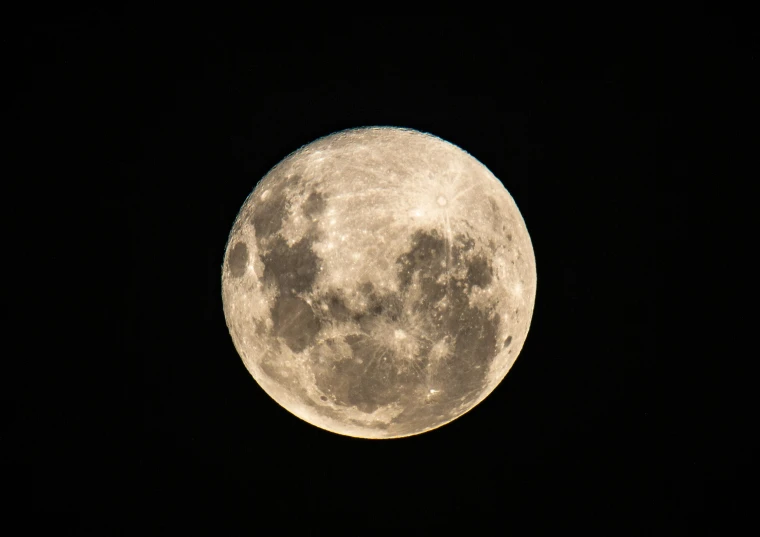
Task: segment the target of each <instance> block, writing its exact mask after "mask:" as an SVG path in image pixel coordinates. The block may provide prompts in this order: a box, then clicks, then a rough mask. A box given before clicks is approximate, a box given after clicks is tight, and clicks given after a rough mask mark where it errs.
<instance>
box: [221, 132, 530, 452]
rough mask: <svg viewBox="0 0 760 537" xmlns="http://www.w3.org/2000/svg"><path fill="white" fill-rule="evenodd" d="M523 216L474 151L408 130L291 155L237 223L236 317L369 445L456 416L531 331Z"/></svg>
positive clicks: (295, 396)
mask: <svg viewBox="0 0 760 537" xmlns="http://www.w3.org/2000/svg"><path fill="white" fill-rule="evenodd" d="M535 295H536V264H535V258H534V254H533V247H532V244H531V240H530V237H529V235H528V231H527V228H526V226H525V222H524V221H523V218H522V215H521V214H520V212H519V210H518V208H517V206H516V205H515V202H514V200H513V199H512V196H511V195H510V194H509V193H508V192H507V190H506V189H505V188H504V186H503V185H502V183H501V182H500V181H499V180H498V179H496V177H494V176H493V174H492V173H491V172H490V171H489V170H488V169H487V168H486V167H485V166H484V165H483V164H481V163H480V162H478V161H477V160H476V159H475V158H474V157H472V156H471V155H469V154H468V153H466V152H465V151H463V150H462V149H460V148H458V147H457V146H455V145H452V144H450V143H448V142H446V141H444V140H441V139H440V138H437V137H435V136H432V135H430V134H425V133H421V132H417V131H414V130H410V129H400V128H391V127H372V128H360V129H353V130H347V131H342V132H338V133H335V134H332V135H330V136H326V137H324V138H321V139H319V140H317V141H315V142H313V143H311V144H309V145H306V146H304V147H302V148H301V149H299V150H298V151H296V152H294V153H292V154H291V155H289V156H288V157H287V158H285V159H284V160H283V161H282V162H280V163H279V164H277V165H276V166H275V167H274V168H272V170H271V171H270V172H269V173H268V174H267V175H266V176H265V177H264V178H263V179H262V180H261V181H260V182H259V183H258V185H257V186H256V188H255V189H254V190H253V192H252V193H251V194H250V195H249V197H248V198H247V199H246V201H245V203H244V204H243V206H242V208H241V209H240V213H239V214H238V216H237V218H236V220H235V223H234V225H233V227H232V231H231V232H230V236H229V241H228V244H227V248H226V251H225V256H224V263H223V267H222V298H223V301H224V314H225V317H226V320H227V326H228V327H229V331H230V334H231V336H232V340H233V342H234V345H235V347H236V349H237V351H238V353H239V354H240V356H241V357H242V359H243V362H244V363H245V366H246V368H247V369H248V371H250V373H251V375H253V378H254V379H255V380H256V382H258V384H259V385H260V386H261V387H262V388H263V389H264V391H265V392H266V393H267V394H269V396H271V398H272V399H274V400H275V401H276V402H277V403H279V404H280V405H281V406H282V407H284V408H285V409H287V410H288V411H289V412H291V413H292V414H294V415H296V416H298V417H299V418H301V419H303V420H305V421H307V422H308V423H311V424H313V425H315V426H317V427H320V428H322V429H326V430H328V431H332V432H334V433H338V434H342V435H348V436H354V437H361V438H396V437H404V436H411V435H416V434H420V433H423V432H426V431H430V430H432V429H435V428H437V427H440V426H441V425H444V424H446V423H449V422H451V421H452V420H454V419H456V418H458V417H459V416H461V415H462V414H464V413H466V412H467V411H469V410H470V409H472V408H473V407H474V406H476V405H477V404H478V403H480V402H481V401H482V400H483V399H485V398H486V397H487V396H488V394H490V393H491V392H492V391H493V390H494V388H495V387H496V386H497V385H498V384H499V383H500V382H501V381H502V379H504V377H505V375H506V374H507V372H508V371H509V369H510V367H511V366H512V364H513V363H514V362H515V359H516V358H517V355H518V354H519V352H520V350H521V349H522V347H523V344H524V342H525V338H526V336H527V334H528V328H529V326H530V321H531V316H532V314H533V306H534V302H535Z"/></svg>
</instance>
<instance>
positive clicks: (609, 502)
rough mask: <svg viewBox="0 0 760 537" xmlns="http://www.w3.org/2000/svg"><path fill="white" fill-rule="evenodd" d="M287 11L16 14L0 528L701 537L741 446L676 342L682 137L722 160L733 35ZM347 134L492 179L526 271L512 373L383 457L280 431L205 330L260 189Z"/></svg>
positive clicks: (346, 442)
mask: <svg viewBox="0 0 760 537" xmlns="http://www.w3.org/2000/svg"><path fill="white" fill-rule="evenodd" d="M286 15H287V13H281V14H280V15H279V16H273V15H272V16H269V15H264V14H263V13H258V12H257V11H256V10H255V9H251V10H250V11H248V12H245V13H243V12H240V13H232V12H230V13H204V12H201V11H197V12H192V11H189V12H183V13H172V14H157V13H151V14H139V13H131V12H130V13H127V11H124V12H121V13H119V12H113V13H105V12H101V11H92V12H81V13H61V14H58V15H52V14H47V15H41V14H37V15H36V16H31V17H29V16H27V17H25V18H24V20H23V21H20V23H19V25H18V27H17V28H16V29H14V30H13V31H12V32H11V33H10V34H8V37H6V38H5V39H4V43H5V45H6V48H8V49H10V50H11V55H12V59H11V62H10V64H9V67H8V69H10V70H12V73H11V74H12V76H10V77H8V78H6V82H5V83H6V85H10V86H11V88H12V89H13V91H12V96H11V97H10V98H9V99H6V100H5V104H6V106H8V107H9V111H8V112H7V113H6V115H7V116H8V117H10V119H11V123H10V125H11V128H12V129H13V134H14V135H13V142H11V146H10V149H11V150H12V151H11V158H12V159H13V158H20V159H21V161H22V162H21V164H20V165H19V166H18V167H16V168H14V169H16V170H17V172H14V174H10V175H6V182H7V186H6V195H7V196H8V197H7V198H5V199H6V203H7V204H8V205H11V207H10V214H12V215H13V219H14V222H13V224H12V225H11V226H10V228H7V229H6V232H8V231H10V235H11V236H12V237H14V239H13V240H14V241H18V248H19V250H18V251H19V252H28V253H23V254H19V255H17V256H16V255H12V256H9V257H10V258H11V259H9V261H11V262H12V263H13V264H14V265H15V266H16V268H17V269H18V270H19V274H20V275H19V278H24V279H28V278H32V281H31V282H30V283H28V284H27V283H21V282H19V284H18V285H14V286H12V287H14V288H12V289H11V290H10V291H11V293H12V294H14V295H15V294H16V293H19V294H21V295H24V298H23V300H21V301H20V305H19V306H18V309H17V310H15V313H14V318H15V325H13V326H17V327H18V328H15V329H14V330H13V331H14V332H15V333H13V334H10V335H11V336H12V337H19V336H20V338H21V343H20V344H19V345H18V346H16V347H15V349H16V350H15V351H11V348H12V347H7V349H8V352H9V355H8V356H7V357H6V359H7V362H8V363H9V364H10V369H9V370H6V373H7V374H4V375H3V384H4V387H3V389H4V398H7V403H6V404H5V405H4V406H5V410H6V412H7V417H6V418H5V419H4V420H3V421H4V425H3V428H4V434H3V441H2V442H3V444H4V446H3V448H2V450H3V452H4V453H5V455H4V456H3V465H2V470H3V473H4V478H3V479H2V481H3V489H6V490H7V494H6V493H4V497H5V498H6V500H5V505H4V509H7V510H8V512H10V513H12V514H16V515H18V514H21V519H22V520H25V521H26V522H25V523H29V522H32V523H41V524H42V523H44V524H51V525H52V526H51V527H56V528H58V529H59V531H58V533H63V534H72V535H79V534H93V535H95V534H97V535H121V534H123V535H138V534H140V535H142V534H145V533H149V534H150V533H152V532H153V531H155V532H156V533H161V534H174V532H175V531H176V532H178V533H179V531H183V532H186V531H191V532H192V531H193V530H195V531H198V532H204V531H208V533H210V534H220V535H225V534H230V533H231V532H232V531H235V532H236V533H237V532H240V533H242V532H245V533H246V534H261V535H302V534H307V535H322V534H328V533H329V534H332V533H336V532H337V533H347V534H350V535H375V534H378V535H379V534H394V535H417V534H420V533H422V534H427V533H425V532H424V531H422V530H430V531H433V530H434V531H435V532H436V534H438V535H486V534H487V535H492V534H493V535H501V534H514V535H530V534H555V532H556V531H558V530H573V531H575V530H578V531H584V532H587V533H590V534H600V535H660V534H662V535H695V534H698V533H699V532H700V531H702V530H704V529H706V528H707V529H708V530H709V531H708V533H707V534H721V532H722V531H723V530H724V529H725V528H726V527H727V526H726V525H727V524H729V522H730V521H732V520H735V519H736V518H738V517H739V516H740V515H741V514H742V509H741V508H740V507H739V505H738V503H737V502H736V495H737V494H738V489H739V484H738V483H739V481H740V478H741V476H742V472H743V471H744V470H743V466H742V464H743V463H742V460H743V458H744V457H745V456H746V455H747V451H748V450H747V448H746V447H743V444H742V443H741V442H740V439H739V435H740V433H738V432H737V430H741V428H742V427H744V428H746V427H747V425H746V424H742V422H741V420H740V419H739V418H738V417H737V416H738V415H737V414H732V413H731V412H729V411H728V410H726V409H728V408H729V406H730V405H729V403H728V402H727V401H729V400H731V401H733V403H731V404H734V403H736V401H737V400H736V399H731V398H732V397H734V394H735V390H733V388H732V382H733V381H732V377H731V376H730V375H729V374H721V372H720V371H715V370H714V369H712V370H711V369H708V363H709V362H708V360H709V359H710V355H709V354H708V353H707V352H706V351H705V352H703V351H700V350H694V349H692V348H691V347H687V346H686V344H683V342H681V341H679V338H680V334H686V333H688V334H690V337H694V336H695V335H696V336H698V335H699V334H700V333H703V330H704V328H701V327H699V326H695V325H693V324H691V316H690V314H683V315H682V314H681V313H679V312H680V311H681V310H690V309H692V307H693V306H695V305H696V304H697V303H698V299H697V298H696V297H694V295H693V286H692V282H693V281H694V278H696V276H694V275H692V274H690V273H688V272H687V271H684V270H683V269H681V268H679V266H680V259H681V258H682V257H683V256H685V255H688V254H689V252H690V251H691V248H692V247H691V245H690V244H689V241H691V240H693V238H694V237H695V234H700V235H701V236H704V235H702V234H703V233H709V232H706V231H704V229H702V228H701V227H700V226H701V225H702V223H703V217H702V216H701V215H700V213H699V212H698V211H697V210H696V207H695V205H694V200H693V197H692V196H693V194H692V191H693V188H694V187H695V185H698V184H699V182H700V180H701V179H700V176H701V174H702V173H703V172H704V171H705V167H704V166H705V164H704V163H703V159H704V158H705V154H703V153H700V151H698V150H697V146H696V144H695V141H696V140H697V139H700V137H701V135H700V134H698V133H700V132H704V131H708V132H712V133H713V135H714V136H715V137H716V141H715V142H714V144H713V145H712V146H711V147H712V150H713V152H714V154H717V152H719V151H721V150H723V149H725V147H724V146H721V145H720V143H721V140H718V139H717V138H721V139H722V140H723V142H722V143H725V144H726V145H731V144H733V141H731V140H730V138H731V136H733V134H732V131H731V129H727V130H720V129H718V122H720V121H722V120H723V119H725V117H726V114H728V113H729V111H730V110H731V107H732V106H735V105H734V104H732V102H733V98H732V97H729V95H730V94H732V88H733V87H734V85H736V86H740V85H741V84H739V82H737V80H738V78H737V77H740V76H743V75H741V74H740V72H741V70H742V69H743V67H741V66H742V65H744V64H743V62H744V59H743V58H744V55H745V53H746V50H747V45H746V43H745V42H744V41H743V40H742V38H741V35H740V34H739V32H738V30H737V29H736V26H735V22H734V19H732V18H729V17H722V16H717V15H716V16H707V15H693V16H690V17H691V18H689V19H688V20H687V19H683V18H679V17H674V18H667V21H666V20H665V19H666V18H665V17H662V18H659V17H655V16H642V17H641V20H637V21H634V20H633V19H632V18H630V16H629V15H626V16H622V15H621V14H618V13H613V12H609V13H603V12H596V11H595V12H594V13H593V17H592V14H584V13H567V14H564V15H559V14H558V15H557V16H556V17H553V18H548V17H544V18H543V19H541V20H540V21H539V20H537V19H534V18H529V17H528V18H526V16H525V15H518V14H516V13H515V14H512V15H508V14H503V15H501V14H497V13H492V14H490V15H489V14H481V15H479V16H478V17H474V16H471V17H469V18H467V17H459V16H453V15H452V16H443V15H441V16H414V15H410V16H392V15H384V16H375V15H372V16H355V17H353V18H352V17H345V18H342V19H336V18H333V19H329V18H327V17H326V16H324V15H323V16H318V15H317V14H316V13H315V14H314V16H313V17H304V18H302V19H299V20H290V19H289V18H287V17H286ZM483 19H484V20H483ZM526 21H529V22H526ZM653 21H654V22H653ZM9 22H11V21H9ZM717 101H720V103H721V104H720V106H718V105H716V104H715V103H716V102H717ZM367 125H393V126H402V127H410V128H414V129H417V130H421V131H426V132H430V133H432V134H435V135H437V136H440V137H441V138H443V139H445V140H448V141H450V142H452V143H454V144H456V145H458V146H460V147H462V148H463V149H465V150H466V151H468V152H469V153H471V154H472V155H473V156H475V157H476V158H477V159H478V160H480V161H481V162H482V163H484V164H485V165H486V166H487V167H488V168H489V169H490V170H491V171H492V172H493V173H494V175H496V176H497V177H498V178H499V179H501V180H502V182H503V183H504V184H505V186H506V187H507V189H508V190H509V192H510V193H511V194H512V196H513V197H514V199H515V201H516V202H517V205H518V207H519V208H520V210H521V212H522V215H523V217H524V218H525V221H526V223H527V226H528V230H529V232H530V234H531V238H532V241H533V246H534V250H535V254H536V263H537V270H538V293H537V298H536V307H535V313H534V316H533V320H532V323H531V329H530V332H529V335H528V340H527V342H526V344H525V347H524V348H523V350H522V353H521V354H520V357H519V359H518V360H517V362H516V365H515V366H514V367H513V369H512V370H511V372H510V373H509V375H508V376H507V378H506V379H505V380H504V382H503V383H502V384H501V385H500V386H499V387H498V388H497V389H496V390H495V391H494V392H493V393H492V394H491V395H490V396H489V397H488V398H487V399H486V400H485V401H484V402H483V403H481V404H480V405H479V406H477V407H476V408H475V409H473V410H472V411H471V412H469V413H468V414H466V415H465V416H463V417H461V418H460V419H458V420H456V421H454V422H452V423H450V424H448V425H446V426H444V427H442V428H440V429H438V430H435V431H433V432H430V433H427V434H424V435H421V436H417V437H411V438H407V439H402V440H391V441H367V440H359V439H352V438H347V437H341V436H338V435H334V434H331V433H328V432H325V431H322V430H320V429H318V428H316V427H313V426H311V425H309V424H307V423H305V422H302V421H301V420H299V419H298V418H296V417H294V416H292V415H291V414H289V413H288V412H287V411H285V410H284V409H282V408H281V407H280V406H278V405H277V404H276V403H275V402H274V401H273V400H271V399H270V398H269V397H268V396H267V395H266V394H265V393H264V392H263V390H261V389H260V388H259V387H258V385H257V384H256V383H255V381H254V380H253V379H252V378H251V376H250V375H249V373H248V372H247V371H246V369H245V368H244V366H243V364H242V361H241V360H240V358H239V357H238V355H237V353H236V351H235V349H234V347H233V344H232V340H231V338H230V336H229V333H228V331H227V327H226V325H225V319H224V315H223V312H222V302H221V285H220V283H221V282H220V274H221V273H220V270H221V263H222V257H223V253H224V247H225V244H226V240H227V235H228V233H229V231H230V228H231V226H232V223H233V220H234V218H235V216H236V214H237V212H238V210H239V208H240V206H241V205H242V203H243V201H244V200H245V198H246V196H247V195H248V194H249V193H250V191H251V190H252V189H253V188H254V186H255V185H256V183H257V181H258V180H259V179H260V178H261V177H263V176H264V174H266V172H267V171H268V170H269V169H270V168H271V167H272V166H274V165H275V164H277V163H278V162H279V161H280V160H281V159H282V158H283V157H285V156H286V155H288V154H289V153H290V152H291V151H293V150H295V149H297V148H298V147H300V146H301V145H303V144H306V143H309V142H311V141H313V140H315V139H316V138H318V137H320V136H324V135H327V134H329V133H332V132H335V131H337V130H341V129H345V128H350V127H357V126H367ZM716 132H719V133H720V134H719V135H715V133H716ZM716 158H717V157H716ZM11 176H13V177H14V178H13V179H12V178H11ZM22 289H33V291H22ZM687 319H688V320H687ZM675 334H679V336H676V335H675ZM732 374H736V373H735V372H734V373H732ZM708 378H709V379H710V381H709V382H710V384H709V386H710V389H705V380H706V379H708ZM742 434H743V433H742ZM206 528H207V530H206ZM277 528H279V529H277ZM548 532H551V533H548ZM8 534H9V535H10V534H14V535H15V534H17V533H8ZM191 534H192V533H191Z"/></svg>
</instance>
